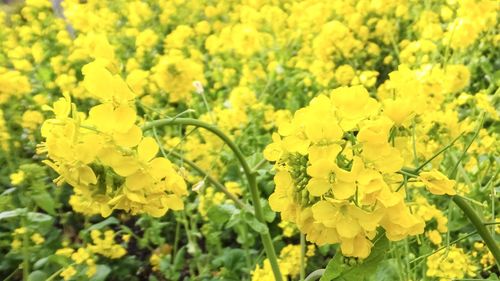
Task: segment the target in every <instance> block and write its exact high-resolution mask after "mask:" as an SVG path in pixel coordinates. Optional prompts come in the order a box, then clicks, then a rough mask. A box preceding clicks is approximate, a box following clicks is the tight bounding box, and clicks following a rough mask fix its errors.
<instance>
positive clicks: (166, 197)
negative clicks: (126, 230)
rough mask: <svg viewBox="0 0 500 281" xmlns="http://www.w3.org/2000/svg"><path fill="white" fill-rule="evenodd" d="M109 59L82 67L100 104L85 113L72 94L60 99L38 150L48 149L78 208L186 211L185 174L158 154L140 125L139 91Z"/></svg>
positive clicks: (104, 211) (157, 213)
mask: <svg viewBox="0 0 500 281" xmlns="http://www.w3.org/2000/svg"><path fill="white" fill-rule="evenodd" d="M108 63H109V62H108V61H105V60H95V61H94V62H92V63H89V64H87V65H85V66H84V67H83V69H82V72H83V74H84V75H85V78H84V81H83V83H84V85H85V87H86V89H87V90H88V92H89V93H90V94H91V95H93V96H94V97H96V98H97V99H98V100H99V101H100V102H101V103H100V104H98V105H95V106H93V107H92V108H91V109H90V110H89V112H88V116H86V114H85V113H82V112H78V111H77V109H76V105H75V104H74V103H71V100H70V97H69V96H67V95H66V96H65V97H63V98H60V99H59V100H58V101H56V102H55V103H54V105H53V106H52V107H51V108H49V110H51V111H53V113H54V115H55V117H54V118H52V119H48V120H46V121H45V122H44V124H43V126H42V136H43V137H44V138H45V142H44V143H43V144H42V145H40V147H39V150H38V152H39V153H47V156H48V158H49V159H48V160H46V161H45V163H46V164H47V165H49V166H51V167H52V168H53V169H54V170H55V171H56V172H57V173H58V174H59V175H60V177H59V178H58V179H57V180H56V182H58V183H59V184H60V183H62V182H67V183H69V184H70V185H71V186H73V188H74V191H75V194H74V195H73V197H72V202H73V203H74V207H75V210H77V211H79V212H82V213H86V214H93V213H100V214H101V215H103V216H108V215H110V214H111V212H112V210H113V209H123V210H126V211H130V212H132V213H148V214H151V215H153V216H162V215H164V214H165V212H166V211H167V210H168V209H173V210H179V209H182V208H183V202H182V198H181V196H183V195H185V194H186V193H187V190H186V184H185V182H184V180H183V178H182V177H181V176H180V175H179V174H178V173H177V172H176V170H175V167H174V166H173V164H172V163H171V162H170V161H169V160H167V159H166V158H163V157H156V155H157V153H158V150H159V147H158V145H157V143H156V141H155V140H154V139H153V138H152V137H146V136H143V134H142V131H141V129H140V127H139V126H138V125H137V122H138V120H137V115H136V111H135V107H134V104H133V102H134V97H135V94H134V92H132V91H131V90H130V88H129V87H128V85H127V84H126V83H125V81H124V80H123V79H122V78H121V77H120V76H119V75H118V74H112V73H111V72H110V71H109V70H108V68H107V67H106V66H107V65H108Z"/></svg>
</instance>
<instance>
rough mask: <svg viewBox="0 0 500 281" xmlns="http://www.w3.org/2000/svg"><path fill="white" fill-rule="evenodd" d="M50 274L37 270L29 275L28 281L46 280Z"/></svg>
mask: <svg viewBox="0 0 500 281" xmlns="http://www.w3.org/2000/svg"><path fill="white" fill-rule="evenodd" d="M48 277H49V276H48V275H47V273H45V272H43V271H41V270H35V271H33V272H31V273H30V275H29V276H28V281H45V280H47V278H48Z"/></svg>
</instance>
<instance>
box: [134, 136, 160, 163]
mask: <svg viewBox="0 0 500 281" xmlns="http://www.w3.org/2000/svg"><path fill="white" fill-rule="evenodd" d="M158 150H159V148H158V144H156V141H155V140H154V139H153V138H152V137H146V138H143V139H142V141H141V142H140V143H139V146H138V147H137V154H138V156H139V160H141V161H144V162H147V161H149V160H151V159H152V158H153V157H155V156H156V154H157V153H158Z"/></svg>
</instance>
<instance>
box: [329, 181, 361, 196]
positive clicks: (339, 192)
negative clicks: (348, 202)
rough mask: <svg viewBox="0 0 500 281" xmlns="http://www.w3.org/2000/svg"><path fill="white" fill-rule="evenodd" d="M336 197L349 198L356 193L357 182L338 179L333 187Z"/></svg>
mask: <svg viewBox="0 0 500 281" xmlns="http://www.w3.org/2000/svg"><path fill="white" fill-rule="evenodd" d="M332 190H333V195H334V196H335V199H340V200H344V199H348V198H350V197H351V196H353V195H354V194H355V193H356V183H354V182H343V181H337V182H335V183H334V184H333V187H332Z"/></svg>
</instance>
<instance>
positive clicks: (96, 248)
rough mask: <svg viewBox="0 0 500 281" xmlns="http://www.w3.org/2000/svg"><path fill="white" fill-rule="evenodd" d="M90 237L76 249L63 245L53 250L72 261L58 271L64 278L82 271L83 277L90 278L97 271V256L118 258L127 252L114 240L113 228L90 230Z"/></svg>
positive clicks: (73, 276)
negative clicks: (89, 240)
mask: <svg viewBox="0 0 500 281" xmlns="http://www.w3.org/2000/svg"><path fill="white" fill-rule="evenodd" d="M103 236H104V239H103V238H102V237H103ZM126 236H127V235H122V240H124V241H125V242H126ZM90 237H91V239H92V242H91V243H87V244H86V245H84V246H82V247H79V248H78V249H77V250H75V249H73V248H71V247H64V248H60V249H58V250H57V251H56V252H55V255H57V256H61V257H66V258H67V259H69V260H71V262H72V263H71V264H69V265H68V266H67V267H65V268H64V270H63V271H62V272H61V273H60V276H61V277H63V279H64V280H71V279H73V278H75V277H76V276H75V275H77V274H82V273H84V275H85V277H87V278H91V277H93V276H94V275H95V274H96V272H97V264H96V261H97V260H98V258H99V256H102V257H106V258H109V259H119V258H121V257H123V256H124V255H125V254H126V253H127V250H126V249H125V247H123V246H122V245H121V244H118V243H116V242H115V238H116V233H115V232H114V231H113V230H106V231H104V232H102V231H100V230H97V229H94V230H92V231H91V232H90Z"/></svg>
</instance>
